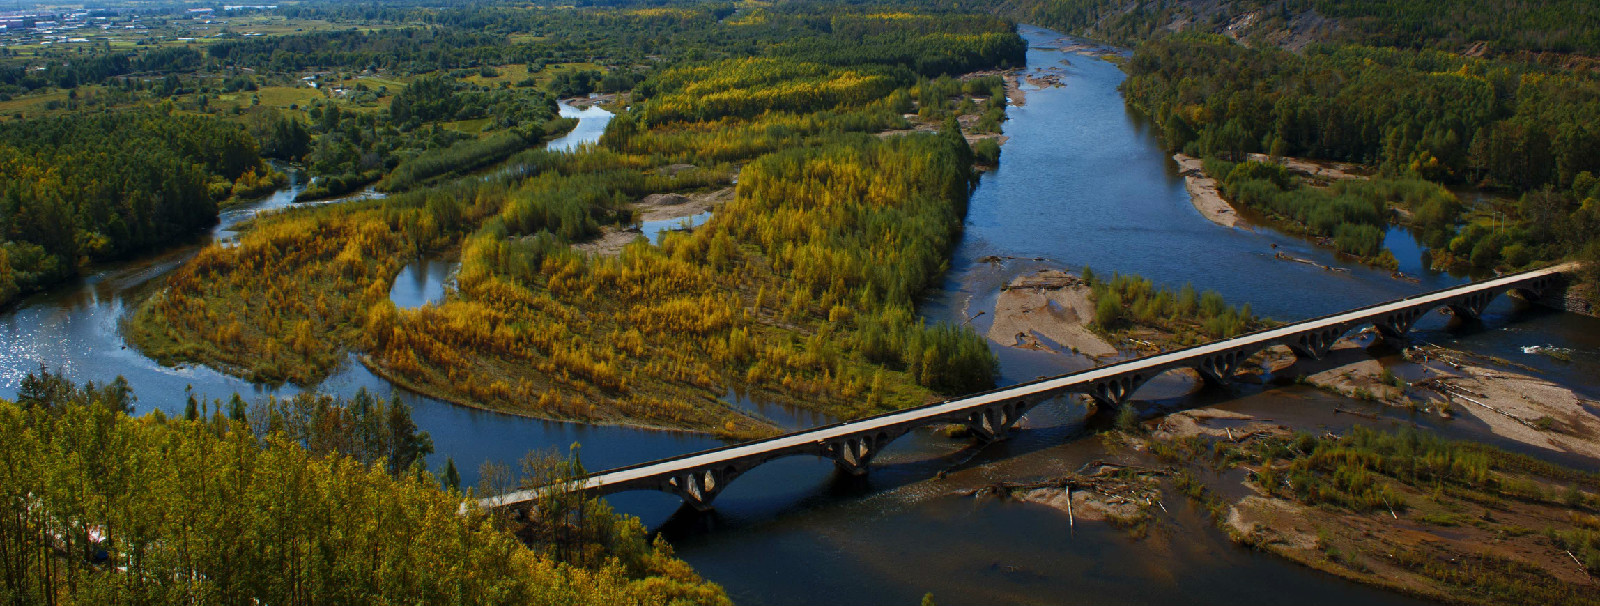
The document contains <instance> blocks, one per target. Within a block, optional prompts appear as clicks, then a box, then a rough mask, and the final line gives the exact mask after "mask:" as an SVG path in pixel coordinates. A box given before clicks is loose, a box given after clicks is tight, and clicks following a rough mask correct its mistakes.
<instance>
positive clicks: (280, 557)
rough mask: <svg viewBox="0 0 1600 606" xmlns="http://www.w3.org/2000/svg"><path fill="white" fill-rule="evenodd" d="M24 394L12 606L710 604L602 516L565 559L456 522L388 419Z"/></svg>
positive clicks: (5, 539)
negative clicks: (169, 412)
mask: <svg viewBox="0 0 1600 606" xmlns="http://www.w3.org/2000/svg"><path fill="white" fill-rule="evenodd" d="M29 378H30V380H31V381H32V382H33V384H34V385H35V387H38V388H39V389H36V390H34V391H32V392H30V394H29V395H28V396H27V397H24V398H22V399H21V401H19V402H17V403H11V402H5V401H0V433H3V434H4V435H6V436H7V439H5V440H4V441H0V511H3V512H4V515H3V516H0V567H3V569H4V573H3V574H0V583H3V584H0V595H3V596H5V597H6V598H7V600H8V601H11V602H16V603H76V602H83V601H93V602H102V603H121V602H132V603H141V604H193V603H239V602H255V601H259V602H270V603H277V604H308V603H316V602H322V601H327V600H335V601H338V600H349V601H351V602H360V603H372V602H426V603H472V604H498V603H505V604H512V603H515V604H530V603H531V604H574V603H579V604H615V603H668V602H671V603H685V604H726V603H727V597H726V596H725V595H724V594H723V593H722V590H721V589H720V588H718V587H717V586H715V585H711V584H708V583H705V582H704V581H702V580H700V579H699V578H698V577H696V576H695V575H694V574H693V573H692V572H691V571H690V570H689V568H688V566H687V565H685V564H684V563H683V562H681V561H678V560H676V559H674V558H672V557H671V552H670V550H668V548H666V547H665V546H664V544H662V543H659V542H657V543H654V544H652V543H651V542H650V541H648V540H647V539H646V537H645V534H644V529H643V527H642V526H641V525H640V524H639V522H638V521H637V520H636V519H632V518H627V517H623V516H617V515H614V514H611V513H610V512H609V510H606V509H605V508H604V507H603V506H597V505H592V504H591V505H588V506H587V507H588V508H587V509H586V510H585V512H586V514H587V515H588V516H589V517H590V519H589V520H588V521H587V523H586V524H585V525H584V528H586V529H590V530H591V531H592V532H590V534H588V535H585V536H584V537H579V538H580V539H581V542H580V543H576V544H574V543H572V542H571V541H567V542H560V543H558V542H555V541H532V542H529V543H526V544H525V543H523V542H522V541H521V540H519V539H518V538H517V537H515V536H513V535H512V534H511V533H509V532H507V531H504V530H501V529H499V528H498V527H497V525H496V522H495V520H494V519H492V518H491V517H490V516H489V515H488V514H486V513H485V512H482V511H478V510H477V509H476V508H475V507H471V506H469V509H468V510H467V513H466V514H464V515H463V514H462V513H461V511H460V508H461V507H462V504H463V499H464V498H465V495H463V494H462V493H461V492H459V491H456V490H451V489H441V488H440V485H439V482H438V480H436V479H434V478H433V476H432V475H431V474H429V473H428V472H427V471H426V470H425V468H424V467H422V466H421V465H420V464H419V465H409V464H408V465H399V464H397V463H396V461H397V459H396V458H391V456H390V455H393V456H396V457H399V458H400V459H404V458H406V457H407V456H409V455H410V454H415V453H416V450H415V449H416V448H417V446H418V443H417V442H416V441H415V440H414V439H411V438H415V434H414V426H411V428H410V429H409V430H408V429H407V428H406V427H404V426H403V425H405V424H407V423H409V417H408V416H406V415H404V414H403V413H404V409H403V407H404V405H403V404H399V403H398V402H396V403H393V404H390V405H387V406H386V405H384V404H383V403H382V402H376V401H373V400H372V399H371V398H367V397H365V395H364V394H362V395H358V396H357V398H356V399H355V400H353V401H349V402H341V401H336V400H331V399H327V398H320V397H315V396H306V397H304V398H296V399H295V400H294V401H293V402H292V403H291V402H276V403H273V404H271V405H267V404H265V403H258V405H257V406H256V407H255V408H253V409H252V417H251V418H249V419H248V420H244V419H242V418H237V417H243V415H242V414H240V415H236V413H237V412H239V411H242V410H243V409H244V404H243V403H242V402H238V403H237V404H230V405H229V408H230V411H229V412H228V413H226V414H224V412H223V411H222V410H221V408H222V402H221V401H217V402H215V404H216V405H217V408H215V409H212V410H210V411H209V414H200V415H196V416H195V417H194V418H191V419H180V418H167V417H166V416H165V415H162V414H160V413H159V412H153V413H150V414H148V415H145V416H143V417H132V416H129V408H128V407H129V404H130V402H131V398H132V395H131V394H129V393H127V392H126V390H125V387H124V389H122V390H118V389H97V388H94V387H93V386H85V387H84V388H78V387H75V386H72V385H70V384H66V383H65V382H64V379H60V378H59V376H55V375H44V376H42V377H41V376H31V377H29ZM111 387H114V385H112V386H111ZM236 400H237V397H236ZM169 405H170V403H169ZM191 406H192V403H191ZM257 415H259V416H257ZM230 416H235V417H236V418H230ZM397 418H403V422H400V423H397V424H394V425H388V424H386V423H385V421H386V420H388V419H397ZM340 419H343V420H342V421H341V420H340ZM330 421H331V422H330ZM297 428H298V429H297ZM302 430H303V432H302ZM391 436H401V439H392V438H391ZM405 436H410V438H406V437H405ZM423 437H425V434H423ZM580 556H581V557H580ZM335 596H337V597H335Z"/></svg>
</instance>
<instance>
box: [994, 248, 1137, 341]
mask: <svg viewBox="0 0 1600 606" xmlns="http://www.w3.org/2000/svg"><path fill="white" fill-rule="evenodd" d="M1089 294H1090V289H1089V286H1088V285H1086V284H1084V283H1083V280H1080V279H1078V278H1077V277H1076V276H1072V275H1070V274H1067V273H1066V272H1062V271H1058V270H1053V269H1047V270H1040V271H1038V272H1037V273H1032V274H1025V275H1021V276H1017V277H1016V278H1013V279H1012V280H1011V282H1010V283H1009V284H1007V285H1006V286H1005V288H1004V289H1002V290H1001V292H1000V298H999V300H997V301H996V302H995V310H994V324H992V325H991V326H990V327H989V334H988V337H989V339H990V340H992V341H994V342H996V343H999V344H1001V345H1005V346H1007V347H1018V348H1022V349H1035V350H1050V349H1052V348H1051V347H1050V346H1049V345H1047V344H1046V343H1045V341H1049V342H1050V343H1054V344H1056V345H1057V346H1059V347H1060V348H1063V349H1067V350H1069V351H1075V352H1077V353H1081V354H1083V355H1086V356H1091V357H1100V356H1112V355H1116V353H1117V348H1116V347H1113V346H1112V345H1111V344H1110V343H1107V342H1106V341H1105V340H1104V339H1102V338H1100V336H1099V335H1096V334H1095V333H1094V332H1093V331H1090V330H1089V328H1088V323H1089V322H1090V321H1092V320H1093V319H1094V303H1093V302H1091V301H1090V298H1089Z"/></svg>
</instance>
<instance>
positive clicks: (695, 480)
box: [662, 466, 744, 511]
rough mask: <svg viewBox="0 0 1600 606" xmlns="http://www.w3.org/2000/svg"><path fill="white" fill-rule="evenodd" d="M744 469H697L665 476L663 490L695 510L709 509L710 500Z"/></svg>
mask: <svg viewBox="0 0 1600 606" xmlns="http://www.w3.org/2000/svg"><path fill="white" fill-rule="evenodd" d="M741 473H744V470H741V469H738V468H736V467H732V466H729V467H724V468H720V469H719V468H712V469H698V470H694V471H690V472H686V473H680V474H678V475H674V476H671V477H668V478H667V481H666V485H665V486H663V487H662V490H663V491H664V492H668V493H671V494H673V495H676V496H677V497H678V498H680V499H683V502H684V503H686V504H688V505H689V506H690V507H693V508H694V509H695V511H710V510H711V501H712V500H713V499H716V498H717V495H718V494H721V493H722V489H723V488H726V487H727V486H728V482H732V481H733V479H734V478H736V477H738V476H739V474H741Z"/></svg>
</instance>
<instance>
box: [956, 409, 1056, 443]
mask: <svg viewBox="0 0 1600 606" xmlns="http://www.w3.org/2000/svg"><path fill="white" fill-rule="evenodd" d="M1040 401H1042V400H1038V401H1026V400H1014V401H1010V402H1002V403H1000V404H996V405H992V406H985V407H983V408H981V409H978V410H975V411H972V413H971V414H968V415H967V431H969V432H972V435H974V436H977V437H978V439H979V440H982V441H984V442H995V441H999V440H1004V439H1005V438H1006V434H1008V433H1010V432H1011V428H1012V427H1013V426H1015V425H1016V424H1017V421H1020V420H1022V415H1024V414H1026V413H1027V412H1028V410H1029V409H1031V408H1033V407H1034V406H1036V405H1037V404H1038V403H1039V402H1040Z"/></svg>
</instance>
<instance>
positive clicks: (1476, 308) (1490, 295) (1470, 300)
mask: <svg viewBox="0 0 1600 606" xmlns="http://www.w3.org/2000/svg"><path fill="white" fill-rule="evenodd" d="M1498 294H1500V293H1498V292H1495V291H1490V290H1484V291H1478V292H1474V293H1468V294H1465V295H1462V296H1460V297H1456V298H1455V299H1451V300H1450V302H1448V303H1445V305H1447V306H1449V307H1450V313H1452V314H1454V315H1455V316H1456V317H1457V318H1461V319H1463V320H1476V319H1478V316H1481V315H1483V310H1484V308H1486V307H1488V306H1489V302H1490V301H1493V300H1494V298H1495V295H1498Z"/></svg>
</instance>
